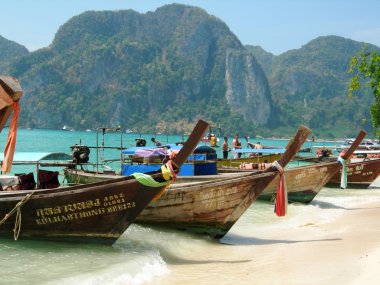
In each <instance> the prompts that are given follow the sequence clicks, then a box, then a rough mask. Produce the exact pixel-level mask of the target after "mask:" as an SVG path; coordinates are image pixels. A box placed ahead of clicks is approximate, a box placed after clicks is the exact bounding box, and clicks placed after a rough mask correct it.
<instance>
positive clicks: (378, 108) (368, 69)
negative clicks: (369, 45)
mask: <svg viewBox="0 0 380 285" xmlns="http://www.w3.org/2000/svg"><path fill="white" fill-rule="evenodd" d="M349 72H350V73H353V74H354V76H353V77H352V78H351V80H350V83H349V96H350V97H352V96H353V94H354V92H355V91H358V90H360V89H361V88H362V86H363V84H364V85H365V86H367V87H368V86H369V87H370V88H371V91H372V92H373V95H374V97H375V101H374V102H373V104H372V105H371V109H370V112H371V119H372V123H373V127H374V133H375V135H376V136H379V135H380V133H378V128H379V126H380V54H378V53H377V51H376V50H374V51H372V52H369V51H366V47H365V46H364V47H363V49H362V51H361V52H359V53H358V54H357V55H355V56H354V57H353V58H352V59H351V63H350V68H349Z"/></svg>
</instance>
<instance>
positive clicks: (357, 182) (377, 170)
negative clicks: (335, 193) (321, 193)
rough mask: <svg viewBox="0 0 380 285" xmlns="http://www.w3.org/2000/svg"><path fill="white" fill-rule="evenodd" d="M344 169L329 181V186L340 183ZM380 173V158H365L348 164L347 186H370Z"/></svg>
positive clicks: (335, 185)
mask: <svg viewBox="0 0 380 285" xmlns="http://www.w3.org/2000/svg"><path fill="white" fill-rule="evenodd" d="M341 173H342V170H340V171H338V172H336V173H335V175H334V176H333V177H331V179H330V180H329V181H328V182H327V184H326V186H327V187H337V186H339V185H340V179H341ZM379 175H380V159H371V160H369V159H364V160H362V161H356V162H351V163H348V164H347V187H348V188H368V187H369V186H370V185H371V184H372V182H374V181H375V180H376V179H377V178H378V177H379Z"/></svg>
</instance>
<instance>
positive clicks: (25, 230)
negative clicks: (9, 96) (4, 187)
mask: <svg viewBox="0 0 380 285" xmlns="http://www.w3.org/2000/svg"><path fill="white" fill-rule="evenodd" d="M18 99H19V98H17V99H16V100H18ZM1 114H2V116H3V117H0V122H2V121H3V118H5V117H6V116H8V117H9V114H8V113H7V112H3V113H1ZM207 127H208V124H207V123H206V122H204V121H202V120H200V121H199V122H198V123H197V125H196V127H195V129H194V131H193V132H192V134H191V135H190V137H189V139H188V140H187V142H186V143H185V145H184V147H183V148H182V149H181V151H180V152H179V153H178V154H177V155H176V156H175V157H174V158H173V159H172V160H171V161H169V164H167V166H164V167H163V168H162V169H160V170H159V171H156V172H154V173H150V174H147V175H146V176H144V177H143V178H145V179H151V180H150V181H149V183H145V182H144V181H143V180H142V179H140V178H139V176H127V177H120V178H118V179H114V180H109V181H104V182H99V183H92V184H87V185H79V186H72V187H63V188H54V189H33V190H16V191H0V219H1V220H0V238H11V237H13V238H14V239H18V238H23V239H43V240H56V241H71V242H82V243H84V242H91V243H104V244H113V243H114V242H115V241H116V240H117V239H118V238H119V237H120V235H122V234H123V233H124V231H125V230H126V229H127V228H128V227H129V225H130V224H131V223H132V222H133V221H134V220H135V219H136V217H137V216H138V215H139V214H140V212H141V211H142V210H143V209H144V208H145V207H146V206H147V205H148V204H149V203H150V202H151V201H152V200H153V199H154V198H155V197H156V198H157V197H159V196H160V195H161V194H162V193H163V191H164V190H165V188H166V186H167V185H168V184H170V183H171V182H172V180H173V179H172V176H174V175H175V174H176V172H178V170H179V168H180V166H181V165H182V164H183V163H184V161H185V160H186V158H187V157H188V155H189V154H190V153H191V152H192V151H193V149H194V148H195V147H196V145H197V144H198V142H199V140H200V138H201V137H202V134H203V133H204V132H205V130H206V129H207ZM170 170H171V171H170ZM2 178H4V179H5V178H7V177H2Z"/></svg>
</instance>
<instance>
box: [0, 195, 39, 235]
mask: <svg viewBox="0 0 380 285" xmlns="http://www.w3.org/2000/svg"><path fill="white" fill-rule="evenodd" d="M34 192H35V191H32V192H31V193H29V194H27V195H25V196H24V197H23V198H22V199H21V200H20V201H19V202H18V203H17V204H16V206H15V207H14V208H13V209H12V210H11V211H10V212H9V213H7V214H5V216H4V218H3V219H2V220H1V221H0V226H1V225H2V224H4V223H5V222H6V221H7V220H8V219H9V218H10V217H11V216H12V215H13V214H14V213H15V212H16V219H15V226H14V228H13V238H14V240H17V239H18V237H19V235H20V232H21V206H23V205H24V204H25V203H26V202H27V201H28V200H29V199H30V197H32V195H33V194H34Z"/></svg>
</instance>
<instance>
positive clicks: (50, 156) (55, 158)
mask: <svg viewBox="0 0 380 285" xmlns="http://www.w3.org/2000/svg"><path fill="white" fill-rule="evenodd" d="M3 161H4V153H0V162H1V163H3ZM72 161H73V157H72V156H71V155H70V154H67V153H63V152H15V154H14V158H13V164H14V165H17V164H18V165H21V164H24V165H25V164H41V163H42V162H48V163H49V164H53V165H54V164H61V163H66V164H67V163H69V162H72Z"/></svg>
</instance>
